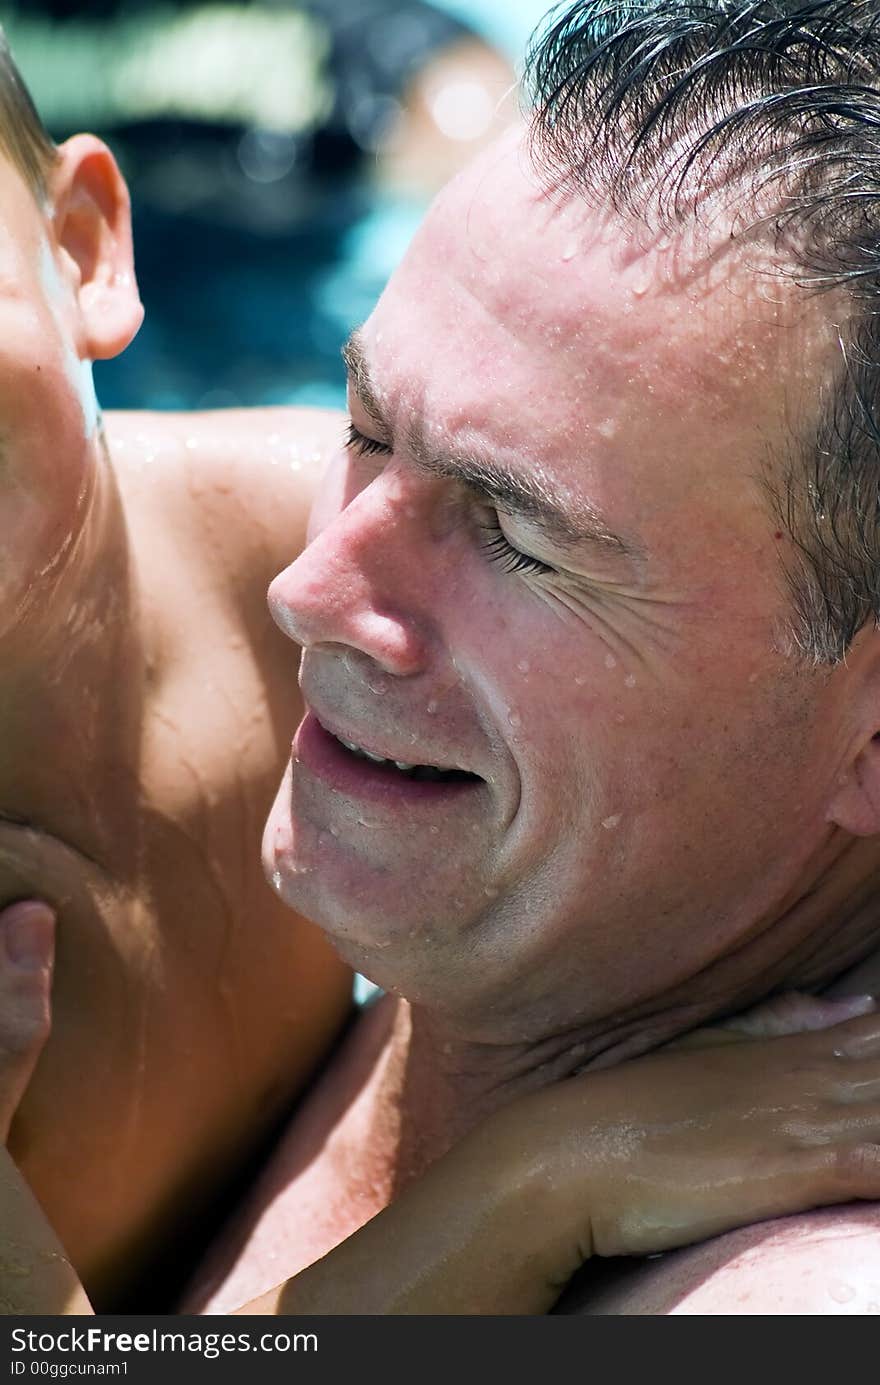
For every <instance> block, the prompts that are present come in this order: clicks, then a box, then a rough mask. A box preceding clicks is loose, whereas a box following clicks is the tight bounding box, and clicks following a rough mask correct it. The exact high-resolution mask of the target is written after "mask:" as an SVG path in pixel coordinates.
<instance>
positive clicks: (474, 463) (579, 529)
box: [342, 331, 644, 560]
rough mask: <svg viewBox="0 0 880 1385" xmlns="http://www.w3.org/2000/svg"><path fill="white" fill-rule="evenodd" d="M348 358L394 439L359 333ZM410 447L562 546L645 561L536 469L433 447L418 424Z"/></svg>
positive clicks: (356, 383)
mask: <svg viewBox="0 0 880 1385" xmlns="http://www.w3.org/2000/svg"><path fill="white" fill-rule="evenodd" d="M342 358H343V360H344V361H345V364H346V366H347V368H348V372H349V377H350V379H351V384H352V387H353V388H354V391H355V393H356V395H357V397H358V400H359V402H360V404H361V405H362V407H363V409H364V411H365V412H366V413H367V414H369V416H370V418H371V419H372V421H373V422H374V423H375V424H376V426H377V428H379V429H380V430H381V431H382V433H383V434H384V435H385V436H386V437H390V433H391V430H390V429H389V427H388V424H387V421H386V419H385V416H384V414H383V412H382V407H381V405H380V403H379V400H378V395H377V393H376V390H375V387H374V386H373V383H372V381H371V379H370V373H369V369H368V367H367V363H366V358H365V355H364V350H363V344H362V342H361V339H360V336H359V334H358V332H356V331H355V332H352V334H351V336H350V337H349V339H348V341H347V342H346V343H345V346H344V347H343V348H342ZM407 444H408V449H409V454H410V456H411V458H412V460H413V462H414V464H415V465H416V466H417V467H418V469H419V470H420V471H422V472H424V473H426V474H428V475H431V476H443V477H445V478H447V479H448V480H451V481H456V482H458V484H459V485H462V486H465V487H467V489H468V490H471V491H474V492H475V493H477V494H478V495H479V496H480V497H488V498H489V499H490V500H492V501H493V503H495V504H496V505H498V506H499V507H500V508H501V509H502V510H504V511H505V512H507V513H509V514H513V515H518V516H520V517H521V518H523V519H525V520H528V521H530V522H531V523H532V524H535V525H537V526H538V527H539V528H540V529H542V530H543V531H544V532H545V533H546V535H547V537H548V538H549V539H550V540H551V541H552V542H553V543H554V544H556V545H557V546H559V547H562V548H566V549H573V548H583V547H584V546H585V545H586V546H589V547H591V548H593V549H599V550H601V551H602V552H604V553H605V555H606V556H611V557H618V558H621V557H622V558H630V559H633V560H635V559H641V558H643V557H644V552H643V550H642V548H641V547H640V546H639V545H638V544H637V543H635V542H634V541H633V540H631V539H625V538H623V537H621V535H619V534H616V533H614V531H613V530H612V529H611V528H610V526H609V525H608V524H607V523H606V522H605V520H604V519H603V517H602V515H601V514H600V513H599V511H598V510H597V509H596V508H595V507H594V506H593V505H591V504H590V503H589V501H587V500H579V501H577V502H576V503H575V504H574V505H573V504H572V502H571V500H570V499H563V498H562V497H559V496H556V495H555V494H554V492H553V488H552V486H550V485H549V484H548V482H547V481H546V480H545V479H544V478H543V477H542V476H541V475H540V473H539V472H536V471H534V469H533V471H532V472H530V473H523V474H519V473H514V472H511V471H507V470H506V469H505V468H504V467H502V466H500V465H499V464H498V463H497V462H493V461H488V460H486V459H485V458H483V457H478V456H476V455H474V454H472V453H467V452H460V451H459V450H456V452H455V453H454V454H453V453H451V452H450V453H447V452H444V451H443V450H442V449H440V448H438V447H436V446H434V445H433V444H431V443H430V442H428V440H427V439H426V438H425V435H424V431H423V430H422V429H421V428H420V427H419V426H418V425H417V424H412V425H411V426H410V428H409V430H408V436H407Z"/></svg>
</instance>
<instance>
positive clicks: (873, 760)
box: [827, 624, 880, 837]
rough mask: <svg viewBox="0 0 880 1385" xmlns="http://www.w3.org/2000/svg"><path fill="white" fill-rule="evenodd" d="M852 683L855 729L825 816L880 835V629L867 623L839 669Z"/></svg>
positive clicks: (859, 832)
mask: <svg viewBox="0 0 880 1385" xmlns="http://www.w3.org/2000/svg"><path fill="white" fill-rule="evenodd" d="M835 676H840V677H843V678H845V679H846V680H847V683H848V684H849V690H848V693H847V701H848V703H849V710H850V713H851V715H853V720H854V723H855V726H856V728H857V730H856V735H855V738H854V740H853V743H852V748H851V750H850V754H849V759H848V761H847V762H846V763H845V764H844V765H843V766H842V767H841V770H840V775H839V778H838V781H837V786H836V788H835V790H834V793H833V795H832V798H831V802H830V803H829V805H828V814H827V818H828V821H829V822H833V823H836V825H837V826H838V827H842V828H843V830H844V831H845V832H850V833H852V835H853V836H854V837H874V836H878V835H880V629H878V628H876V627H875V626H874V625H873V624H872V625H868V626H865V627H864V628H863V629H862V630H860V631H859V633H858V634H857V635H856V637H855V639H854V640H853V642H852V644H851V646H850V648H849V650H848V652H847V656H846V661H845V663H844V664H842V665H840V666H839V668H838V669H836V670H835Z"/></svg>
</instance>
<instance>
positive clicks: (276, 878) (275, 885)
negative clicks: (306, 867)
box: [272, 870, 281, 893]
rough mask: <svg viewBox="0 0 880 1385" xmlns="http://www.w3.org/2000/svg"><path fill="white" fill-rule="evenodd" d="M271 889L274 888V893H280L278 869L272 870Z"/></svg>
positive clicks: (279, 872)
mask: <svg viewBox="0 0 880 1385" xmlns="http://www.w3.org/2000/svg"><path fill="white" fill-rule="evenodd" d="M272 889H273V890H275V892H276V893H280V891H281V871H280V870H275V871H273V872H272Z"/></svg>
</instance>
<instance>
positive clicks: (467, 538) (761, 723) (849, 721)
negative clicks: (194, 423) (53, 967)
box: [194, 139, 880, 1311]
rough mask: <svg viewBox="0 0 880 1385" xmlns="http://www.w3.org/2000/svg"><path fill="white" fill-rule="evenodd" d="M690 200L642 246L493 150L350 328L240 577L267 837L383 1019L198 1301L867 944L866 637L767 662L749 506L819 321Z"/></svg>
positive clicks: (783, 432) (818, 314)
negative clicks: (264, 679)
mask: <svg viewBox="0 0 880 1385" xmlns="http://www.w3.org/2000/svg"><path fill="white" fill-rule="evenodd" d="M705 210H706V214H705V216H704V219H703V221H702V222H701V223H700V224H701V228H702V231H703V232H704V235H703V237H702V238H699V237H692V238H691V239H690V240H687V239H685V238H683V237H682V238H679V239H677V240H673V241H671V242H667V243H666V244H664V245H661V244H659V243H657V242H655V241H652V240H651V239H650V238H648V239H645V238H644V234H643V233H641V234H640V233H639V232H638V231H636V230H633V229H632V228H630V227H626V226H623V225H621V224H619V223H616V222H614V221H613V220H610V219H603V218H602V217H598V216H597V215H596V214H594V213H592V212H591V211H590V210H589V209H588V208H586V207H585V206H583V205H580V204H564V205H559V204H557V203H555V202H553V201H552V200H550V199H548V198H547V197H546V196H545V194H544V193H543V192H542V190H541V189H540V187H539V186H538V183H537V180H536V178H535V176H534V174H533V173H532V172H531V170H530V167H529V165H528V161H527V159H526V156H525V154H524V152H523V150H522V148H521V147H520V146H518V145H517V143H516V142H515V141H514V140H513V139H508V140H506V141H504V142H502V143H499V144H498V145H496V147H495V149H494V150H493V151H492V152H491V153H490V154H488V155H486V156H485V157H483V158H482V159H481V160H480V162H479V163H477V164H476V165H474V166H472V167H471V168H470V169H469V170H468V171H467V172H466V173H464V174H463V175H462V176H461V177H459V178H458V179H457V180H456V181H455V182H454V183H453V184H451V185H450V186H449V187H448V188H447V189H446V190H445V191H444V192H443V193H442V194H441V195H440V197H439V199H438V200H437V202H436V203H435V206H434V208H433V209H432V211H431V212H430V213H429V215H428V217H427V219H426V221H425V223H424V225H423V227H422V229H421V231H420V233H419V235H418V236H417V238H416V240H415V242H414V244H413V246H412V247H411V249H410V251H409V252H408V254H407V256H406V258H405V260H404V262H403V264H402V265H401V267H400V268H399V269H398V270H397V272H396V273H395V275H394V276H393V278H392V280H391V281H390V283H389V285H388V288H387V289H386V291H385V293H384V295H383V297H382V299H381V300H380V302H379V304H378V306H377V308H376V310H375V312H374V313H373V314H372V316H371V317H370V319H369V320H368V322H367V323H366V324H365V326H364V327H363V328H362V330H361V332H360V333H359V336H358V339H357V341H356V342H355V343H352V348H351V350H350V351H349V364H350V380H349V384H350V407H351V418H352V422H353V428H354V433H353V436H352V439H351V445H350V446H349V447H348V448H340V450H339V452H338V454H337V455H336V457H335V459H334V461H333V463H332V465H331V469H330V474H329V478H328V481H327V483H326V484H325V485H324V486H323V487H322V489H321V493H320V495H319V497H318V500H317V504H316V508H315V510H314V512H313V515H312V520H311V524H310V539H311V542H310V545H309V547H308V548H307V549H306V551H305V552H304V553H303V554H302V555H301V556H300V557H299V558H298V559H297V560H296V561H295V562H294V563H293V564H292V565H291V566H290V567H289V568H288V569H287V570H286V571H284V572H283V573H281V574H280V575H279V576H278V577H277V578H276V580H275V581H274V582H273V583H272V586H271V588H270V605H271V607H272V611H273V614H274V616H275V619H276V620H277V621H278V623H279V624H280V625H281V627H282V628H283V629H284V630H285V631H286V632H287V633H288V634H289V635H290V636H291V638H292V639H293V640H294V641H296V642H297V643H298V644H301V645H302V646H303V649H304V653H303V657H302V664H301V674H300V683H301V688H302V692H303V695H304V698H305V701H306V704H307V706H308V708H309V709H310V710H309V712H308V714H307V717H306V718H305V720H304V721H303V723H302V724H301V726H300V728H299V731H298V732H297V735H296V737H295V738H294V741H293V747H292V757H291V764H290V766H289V767H288V771H287V773H286V775H285V778H284V780H283V782H282V784H281V788H280V790H279V793H278V796H277V798H276V801H275V804H274V807H273V809H272V812H271V814H270V817H269V821H268V824H267V829H266V833H265V836H264V846H263V850H264V861H265V866H266V870H267V874H268V875H269V877H270V878H271V879H272V880H273V883H274V884H275V887H276V889H277V890H278V891H279V892H280V894H281V895H282V897H283V898H284V899H285V900H287V902H288V903H290V904H291V905H293V906H295V907H297V908H300V909H302V910H303V911H304V912H305V913H306V914H307V915H308V916H309V917H311V918H314V919H316V920H317V921H318V922H319V923H320V924H321V926H322V928H323V929H324V930H325V931H326V932H327V934H328V935H329V936H330V937H332V938H333V940H334V942H335V944H336V946H337V947H338V948H339V950H340V952H341V953H342V955H343V956H344V957H346V958H347V959H348V960H350V961H351V962H353V963H354V964H355V965H357V966H358V967H359V968H360V969H361V970H363V971H364V972H366V974H367V975H369V976H371V977H372V978H374V979H375V980H376V981H378V982H380V983H381V984H382V985H383V986H385V987H386V988H387V989H388V990H389V991H390V992H394V993H397V994H398V995H399V996H402V997H405V999H406V1001H407V1002H409V1004H403V1003H399V1004H395V1002H393V1001H391V1000H388V1001H387V1002H384V1003H383V1006H382V1007H380V1008H379V1010H378V1011H377V1012H376V1013H375V1014H374V1015H373V1016H372V1017H371V1019H370V1021H369V1022H368V1023H366V1024H365V1025H364V1026H363V1027H362V1029H361V1030H360V1031H359V1032H356V1033H355V1034H354V1035H353V1037H352V1039H351V1041H350V1043H349V1044H348V1046H347V1048H346V1050H345V1051H343V1053H342V1054H341V1055H340V1057H339V1059H338V1060H337V1061H336V1062H335V1063H334V1065H333V1066H332V1067H331V1068H330V1070H329V1071H328V1072H327V1073H326V1075H325V1076H324V1078H323V1080H322V1082H321V1084H320V1085H319V1088H318V1090H317V1091H316V1092H315V1093H314V1094H310V1096H309V1098H308V1100H307V1101H306V1103H304V1106H303V1108H302V1110H301V1112H300V1113H298V1117H297V1120H296V1121H294V1122H293V1124H292V1126H291V1127H290V1129H289V1131H288V1133H287V1135H286V1136H285V1139H284V1141H283V1142H282V1144H281V1145H280V1146H279V1150H278V1153H277V1155H276V1157H275V1159H274V1160H273V1162H272V1163H271V1165H270V1166H269V1168H268V1169H267V1171H266V1173H265V1176H264V1177H263V1179H262V1181H261V1184H260V1185H259V1186H258V1188H257V1189H256V1191H255V1194H254V1196H253V1198H252V1200H251V1203H250V1206H249V1207H248V1208H246V1209H244V1210H243V1211H242V1213H241V1214H240V1215H239V1216H238V1217H237V1219H236V1221H235V1224H234V1225H233V1226H232V1227H231V1228H230V1231H229V1233H228V1235H227V1236H226V1237H225V1238H224V1239H223V1240H222V1241H221V1243H220V1244H219V1246H218V1248H217V1250H216V1253H215V1255H214V1257H213V1259H212V1263H211V1269H210V1277H209V1281H205V1282H203V1283H202V1284H201V1285H200V1286H198V1289H197V1291H196V1293H195V1296H194V1301H195V1302H197V1303H199V1304H203V1303H204V1302H206V1301H208V1302H210V1303H211V1305H212V1308H213V1310H214V1311H218V1310H223V1309H224V1308H228V1307H229V1306H231V1305H234V1304H236V1303H241V1302H242V1301H244V1300H246V1299H248V1298H249V1297H251V1296H254V1295H256V1294H258V1293H260V1292H261V1291H262V1290H265V1289H267V1288H268V1287H269V1286H270V1284H271V1276H272V1273H273V1265H274V1264H275V1263H276V1262H277V1256H278V1253H279V1248H280V1247H283V1248H284V1253H285V1255H286V1256H287V1257H288V1264H289V1266H290V1269H291V1270H292V1271H295V1270H296V1269H297V1268H298V1267H299V1266H300V1265H305V1264H308V1263H310V1262H311V1261H313V1260H314V1259H315V1258H316V1257H317V1256H319V1255H321V1254H322V1253H324V1251H326V1250H327V1249H328V1248H329V1246H331V1245H333V1244H335V1243H336V1242H338V1241H340V1240H341V1239H342V1238H343V1237H344V1236H346V1235H349V1234H350V1233H351V1232H352V1231H353V1230H354V1229H355V1228H356V1227H357V1226H359V1225H361V1224H362V1223H363V1221H364V1220H365V1219H367V1218H368V1217H369V1216H371V1215H372V1214H373V1213H375V1212H376V1211H378V1210H379V1208H381V1207H382V1206H383V1204H384V1203H385V1202H387V1201H388V1199H389V1198H390V1197H392V1196H393V1195H394V1193H395V1192H396V1191H398V1190H399V1189H400V1188H401V1187H404V1186H406V1185H407V1183H408V1182H409V1180H410V1179H411V1178H412V1177H413V1176H414V1175H416V1174H418V1172H419V1171H420V1170H422V1169H424V1167H425V1166H426V1164H429V1163H430V1162H431V1160H432V1158H435V1157H437V1155H439V1154H441V1153H442V1152H443V1151H444V1150H446V1149H447V1148H448V1146H449V1145H450V1144H451V1143H453V1142H454V1141H455V1140H456V1139H457V1138H458V1137H459V1136H461V1135H462V1134H463V1133H464V1132H466V1131H467V1130H469V1129H470V1128H471V1127H472V1126H473V1125H475V1124H477V1123H478V1122H479V1121H480V1119H481V1118H482V1117H484V1116H485V1115H486V1113H487V1112H490V1111H492V1110H494V1109H497V1108H498V1107H500V1106H502V1105H504V1104H505V1103H506V1102H508V1101H510V1100H511V1098H513V1097H514V1096H516V1095H517V1094H519V1093H522V1092H524V1091H529V1090H534V1089H535V1088H537V1087H541V1086H544V1085H546V1084H548V1083H550V1082H551V1081H553V1080H555V1079H558V1078H562V1077H566V1076H568V1075H570V1074H571V1073H573V1072H575V1071H577V1070H578V1069H582V1068H584V1067H587V1068H589V1067H590V1066H591V1065H592V1066H602V1065H608V1064H612V1063H615V1062H618V1061H620V1060H621V1059H623V1058H626V1057H629V1056H632V1055H634V1054H637V1053H640V1052H643V1051H646V1050H650V1049H652V1048H655V1047H656V1046H658V1045H659V1044H662V1043H663V1042H664V1041H665V1040H668V1039H671V1038H672V1037H674V1036H675V1035H677V1034H680V1033H682V1032H684V1031H687V1030H689V1029H690V1028H692V1027H693V1026H694V1025H696V1024H698V1023H700V1022H701V1021H703V1020H704V1019H707V1018H709V1017H712V1016H718V1015H719V1014H722V1013H724V1012H726V1011H734V1010H736V1009H738V1008H741V1007H742V1006H744V1005H745V1004H747V1003H748V1002H749V1001H750V1000H752V999H755V998H757V997H759V996H761V995H762V994H765V993H768V992H770V991H772V990H773V989H775V988H778V987H782V986H790V985H797V984H800V985H802V986H805V987H810V988H819V987H821V986H822V985H823V984H826V983H828V982H831V981H832V980H833V979H834V978H837V977H839V976H841V975H842V974H843V973H844V972H845V971H846V970H847V968H848V967H849V966H850V965H851V964H852V963H854V962H856V961H858V960H859V959H860V958H863V957H865V956H866V955H868V954H869V953H870V952H871V950H872V948H875V947H876V943H877V910H876V906H875V903H874V900H875V896H876V888H877V873H878V849H877V841H876V834H877V833H878V831H880V813H878V805H880V782H878V752H877V744H878V743H877V742H876V741H875V740H874V737H875V734H876V733H877V732H878V730H880V639H878V636H877V635H876V633H875V632H873V631H870V630H865V631H863V632H862V633H861V634H860V635H859V636H858V638H857V639H856V641H855V643H854V646H853V648H852V650H851V652H850V655H849V656H848V659H847V662H846V663H845V664H842V665H840V666H839V667H836V668H834V669H833V670H829V669H824V668H823V669H815V668H812V667H810V666H809V665H807V664H806V663H804V662H803V661H801V660H799V659H797V658H796V657H795V655H794V654H793V652H792V647H791V639H790V637H789V636H790V626H789V620H790V617H791V606H790V602H789V596H788V591H787V586H786V578H785V565H786V563H787V562H789V561H790V560H791V557H792V549H791V546H790V540H789V539H788V537H787V536H786V535H785V534H784V533H783V532H782V531H781V530H780V529H779V528H778V526H777V523H776V521H775V517H774V515H773V513H772V510H771V508H770V506H769V505H768V502H767V498H766V494H765V490H764V482H765V480H766V479H767V477H768V475H769V476H770V477H772V476H773V475H774V474H777V475H778V474H779V473H778V470H777V471H776V473H774V468H778V467H779V464H780V461H781V459H782V457H783V456H784V455H785V454H786V453H787V452H788V450H789V449H790V447H791V445H792V441H793V439H795V440H799V439H800V438H802V437H803V438H806V437H808V436H809V432H810V429H811V428H812V427H814V426H815V420H816V417H817V413H816V408H817V402H818V398H819V393H820V390H821V388H822V381H824V380H826V379H828V378H830V376H831V373H832V372H833V369H834V367H835V364H836V360H837V355H836V353H837V350H838V347H837V328H838V318H839V312H840V305H839V304H837V303H835V302H833V301H832V300H831V299H829V298H827V297H826V298H823V299H821V300H816V299H815V298H811V297H809V296H802V295H800V294H799V293H798V292H797V291H796V290H794V289H793V287H792V285H791V281H790V280H781V279H780V278H779V276H778V275H776V274H775V273H773V272H772V263H771V261H770V260H769V259H768V256H767V253H766V247H764V246H762V245H761V244H760V242H758V241H752V242H749V241H748V239H747V238H745V239H744V238H739V237H738V238H737V240H736V242H733V241H732V240H731V237H730V228H731V218H735V215H736V209H735V208H734V209H733V210H730V209H728V211H729V215H727V216H725V212H724V209H723V208H719V209H718V216H717V219H715V220H713V218H712V215H711V214H710V213H711V211H712V208H711V207H708V205H707V209H705ZM768 269H769V270H770V271H771V272H769V273H768ZM817 382H818V383H817ZM499 493H501V495H500V497H499ZM548 500H552V501H553V503H554V507H555V518H556V522H555V524H554V525H552V526H550V525H548V524H547V523H546V522H543V523H542V522H538V520H537V519H536V514H538V513H541V514H542V515H543V516H544V517H545V518H546V512H547V501H548ZM573 528H579V529H580V530H581V531H582V533H583V532H586V535H587V536H586V538H583V537H582V539H581V541H580V542H577V543H575V542H573V541H572V537H571V532H570V531H571V530H572V529H573ZM560 529H561V530H562V531H563V532H562V533H560ZM566 531H567V532H566ZM505 545H509V546H510V548H509V549H508V548H506V547H505ZM344 742H348V743H351V744H353V745H354V746H355V747H358V748H359V750H360V751H362V752H366V753H367V755H372V756H379V757H382V758H383V759H384V760H390V761H400V762H403V763H404V764H405V765H422V766H433V767H434V768H435V769H436V770H439V771H441V772H445V771H449V770H457V771H458V772H459V778H458V779H457V780H456V781H455V782H451V781H449V780H448V779H447V781H446V782H444V781H443V778H442V776H441V779H440V780H439V781H438V780H437V778H436V776H435V777H434V778H433V779H432V781H431V782H424V781H421V780H420V779H419V777H418V776H414V775H412V773H410V772H408V771H406V770H403V771H400V770H396V769H394V768H392V767H390V766H389V765H388V764H385V765H376V764H375V763H374V762H373V761H371V760H369V759H368V758H366V757H365V755H364V754H362V753H359V751H358V750H357V749H356V750H355V751H352V750H350V749H347V748H346V746H345V744H344ZM462 773H464V774H465V775H470V776H471V779H470V780H469V781H468V780H464V781H463V780H462V779H461V778H460V775H461V774H462ZM683 1176H687V1170H686V1169H685V1171H684V1174H683Z"/></svg>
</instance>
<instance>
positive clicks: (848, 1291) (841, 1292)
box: [828, 1280, 856, 1303]
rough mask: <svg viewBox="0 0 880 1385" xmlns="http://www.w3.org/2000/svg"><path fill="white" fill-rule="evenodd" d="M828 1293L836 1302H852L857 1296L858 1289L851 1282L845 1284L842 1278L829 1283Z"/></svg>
mask: <svg viewBox="0 0 880 1385" xmlns="http://www.w3.org/2000/svg"><path fill="white" fill-rule="evenodd" d="M828 1293H829V1295H830V1297H831V1298H833V1299H834V1302H835V1303H850V1302H851V1301H852V1300H853V1299H854V1298H855V1296H856V1291H855V1289H854V1288H853V1286H852V1285H851V1284H844V1283H843V1281H842V1280H836V1281H835V1282H834V1283H833V1284H829V1285H828Z"/></svg>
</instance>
